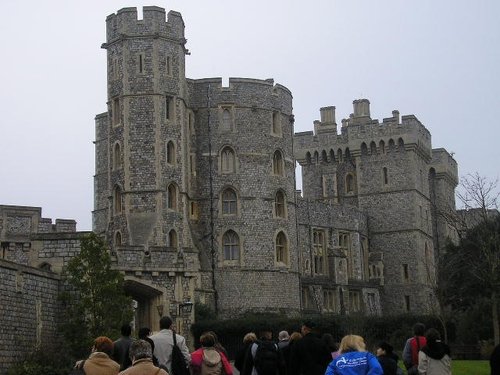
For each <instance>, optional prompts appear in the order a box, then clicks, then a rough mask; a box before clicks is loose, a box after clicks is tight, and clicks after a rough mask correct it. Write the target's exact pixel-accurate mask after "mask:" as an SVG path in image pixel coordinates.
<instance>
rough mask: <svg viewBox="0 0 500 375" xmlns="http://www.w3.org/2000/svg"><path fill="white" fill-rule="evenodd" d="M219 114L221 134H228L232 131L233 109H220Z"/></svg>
mask: <svg viewBox="0 0 500 375" xmlns="http://www.w3.org/2000/svg"><path fill="white" fill-rule="evenodd" d="M221 109H222V113H221V126H220V130H221V131H223V132H230V131H232V130H233V108H232V107H222V108H221Z"/></svg>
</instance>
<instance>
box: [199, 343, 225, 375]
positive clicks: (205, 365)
mask: <svg viewBox="0 0 500 375" xmlns="http://www.w3.org/2000/svg"><path fill="white" fill-rule="evenodd" d="M191 368H192V369H193V374H201V375H206V374H226V375H233V368H232V367H231V364H230V363H229V361H228V360H227V357H226V356H225V355H224V353H220V352H218V351H217V350H216V349H215V348H213V347H211V348H200V349H198V350H196V351H194V352H193V353H191ZM223 368H224V371H222V369H223Z"/></svg>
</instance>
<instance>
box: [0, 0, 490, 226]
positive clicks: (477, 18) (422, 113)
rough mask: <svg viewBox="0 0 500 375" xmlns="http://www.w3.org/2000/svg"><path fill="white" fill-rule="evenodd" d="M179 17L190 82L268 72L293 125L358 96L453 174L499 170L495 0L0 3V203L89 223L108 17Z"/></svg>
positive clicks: (345, 106) (347, 107)
mask: <svg viewBox="0 0 500 375" xmlns="http://www.w3.org/2000/svg"><path fill="white" fill-rule="evenodd" d="M143 5H157V6H161V7H164V8H166V10H167V12H168V11H169V10H177V11H179V12H181V13H182V16H183V18H184V22H185V24H186V38H187V39H188V43H187V48H188V49H189V50H190V51H191V55H190V56H187V59H186V60H187V63H186V64H187V68H186V73H187V76H188V77H190V78H203V77H221V76H222V77H223V78H224V79H225V80H226V79H227V78H228V77H251V78H259V79H266V78H274V80H275V82H277V83H280V84H282V85H284V86H286V87H288V88H289V89H290V90H291V91H292V93H293V96H294V113H295V119H296V122H295V131H306V130H312V128H313V126H312V122H313V121H314V120H315V119H318V118H319V108H320V107H324V106H328V105H335V106H336V107H337V123H339V124H340V120H341V119H342V118H344V117H348V116H349V114H350V113H351V112H352V101H353V100H354V99H357V98H362V97H363V98H368V99H369V100H370V102H371V113H372V117H373V118H379V119H380V120H381V119H382V118H383V117H390V116H391V111H392V110H393V109H398V110H399V111H400V112H401V114H402V115H405V114H415V115H416V116H417V117H418V118H419V120H420V121H421V122H422V123H423V124H424V125H425V126H426V127H427V128H428V129H429V130H430V131H431V133H432V138H433V146H434V147H445V148H446V149H447V150H448V151H450V152H454V153H455V159H456V160H457V161H458V163H459V173H460V175H461V176H462V175H465V174H467V173H472V172H476V171H477V172H479V173H480V174H482V175H485V176H488V177H490V178H496V177H497V176H498V174H499V172H498V167H497V162H498V160H499V159H500V151H499V148H498V146H497V143H498V139H499V134H500V124H499V121H498V114H497V111H498V110H499V109H500V74H499V67H500V1H498V0H476V1H469V0H468V1H465V0H453V1H452V0H415V1H414V0H376V1H375V0H343V1H337V0H311V1H309V2H304V1H296V0H288V1H285V0H278V1H275V0H272V1H271V0H265V1H264V0H252V1H239V0H212V1H207V0H175V1H168V2H165V1H157V2H156V3H152V2H148V3H141V2H138V1H129V2H124V1H117V0H87V1H74V0H71V1H70V0H47V1H34V0H27V1H19V0H3V1H2V16H3V17H2V22H1V23H0V43H1V46H2V56H1V59H0V82H1V85H2V87H1V93H0V113H1V121H0V135H1V140H2V142H1V147H0V160H1V162H0V175H1V176H2V183H1V184H0V204H13V205H32V206H40V207H42V209H43V216H44V217H51V218H53V219H55V218H73V219H75V220H77V222H78V229H79V230H86V229H90V228H91V210H92V208H93V179H92V176H93V173H94V147H93V144H92V141H93V140H94V121H93V119H94V116H95V115H96V114H98V113H101V112H104V111H105V109H106V55H105V51H104V50H102V49H100V45H101V43H103V42H104V41H105V19H106V16H107V15H109V14H111V13H114V12H116V11H117V10H118V9H121V8H123V7H128V6H135V7H140V8H142V6H143Z"/></svg>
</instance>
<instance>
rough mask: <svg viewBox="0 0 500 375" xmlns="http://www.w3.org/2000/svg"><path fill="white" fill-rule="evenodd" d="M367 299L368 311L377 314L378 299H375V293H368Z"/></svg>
mask: <svg viewBox="0 0 500 375" xmlns="http://www.w3.org/2000/svg"><path fill="white" fill-rule="evenodd" d="M366 297H367V298H366V299H367V302H368V311H369V312H370V314H372V315H373V314H376V313H377V304H376V299H375V293H368V294H367V295H366Z"/></svg>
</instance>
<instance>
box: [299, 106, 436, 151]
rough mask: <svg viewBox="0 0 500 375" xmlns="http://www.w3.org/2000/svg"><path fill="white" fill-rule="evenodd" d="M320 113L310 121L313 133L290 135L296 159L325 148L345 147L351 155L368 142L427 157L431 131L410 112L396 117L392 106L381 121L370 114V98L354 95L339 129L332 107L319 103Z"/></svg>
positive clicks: (343, 148) (332, 149)
mask: <svg viewBox="0 0 500 375" xmlns="http://www.w3.org/2000/svg"><path fill="white" fill-rule="evenodd" d="M320 113H321V120H316V121H314V134H313V133H312V132H301V133H296V134H295V135H294V150H295V157H296V158H297V160H299V161H303V160H307V159H308V155H311V156H312V157H313V159H314V155H315V154H316V153H317V154H319V155H322V154H324V153H325V152H326V154H334V153H335V152H337V151H342V152H347V151H349V153H350V154H351V155H353V156H355V155H360V154H361V153H362V152H363V151H362V149H363V148H365V149H366V148H368V145H372V144H375V145H376V146H377V147H382V146H381V145H387V147H388V148H391V147H395V145H397V147H404V148H405V149H407V150H409V149H415V150H417V152H419V153H420V154H421V155H422V156H423V157H424V158H426V159H428V160H429V161H430V159H431V134H430V132H429V131H428V130H427V129H426V128H425V126H424V125H423V124H422V123H421V122H420V121H419V120H418V119H417V118H416V117H415V116H414V115H406V116H402V117H400V113H399V111H398V110H393V111H392V116H391V117H388V118H384V120H383V122H382V123H381V122H379V121H378V120H376V119H372V118H371V117H370V116H371V115H370V101H369V100H368V99H357V100H354V101H353V113H351V114H350V116H349V118H348V119H342V126H341V131H340V132H337V124H336V120H335V107H334V106H330V107H323V108H321V109H320ZM371 147H372V146H371ZM384 147H385V146H384Z"/></svg>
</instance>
